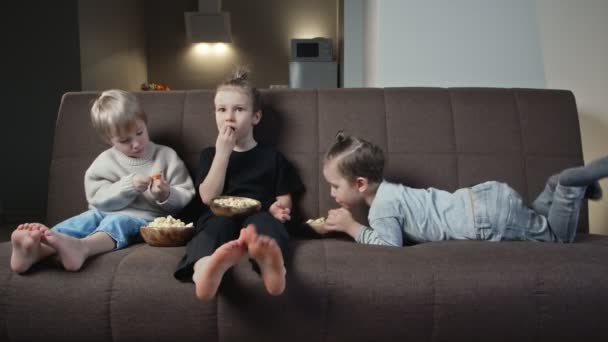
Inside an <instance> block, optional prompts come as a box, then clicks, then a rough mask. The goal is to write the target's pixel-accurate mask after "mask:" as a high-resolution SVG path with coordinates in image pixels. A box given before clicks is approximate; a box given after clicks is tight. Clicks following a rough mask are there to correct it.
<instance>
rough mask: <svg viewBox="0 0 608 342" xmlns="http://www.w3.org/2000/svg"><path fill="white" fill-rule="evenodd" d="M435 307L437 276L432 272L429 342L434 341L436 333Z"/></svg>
mask: <svg viewBox="0 0 608 342" xmlns="http://www.w3.org/2000/svg"><path fill="white" fill-rule="evenodd" d="M436 305H437V274H436V271H435V272H433V305H431V308H432V310H433V314H432V316H433V324H432V325H431V334H430V335H429V337H430V341H431V342H432V341H435V334H436V332H437V328H436V325H437V317H436V314H437V310H436V308H435V306H436Z"/></svg>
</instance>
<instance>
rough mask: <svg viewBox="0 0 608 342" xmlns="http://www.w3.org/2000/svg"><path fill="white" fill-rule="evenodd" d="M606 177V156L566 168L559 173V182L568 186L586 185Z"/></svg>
mask: <svg viewBox="0 0 608 342" xmlns="http://www.w3.org/2000/svg"><path fill="white" fill-rule="evenodd" d="M606 177H608V156H606V157H603V158H599V159H596V160H594V161H592V162H590V163H589V164H587V165H584V166H579V167H573V168H569V169H566V170H564V171H562V172H560V174H559V184H561V185H564V186H569V187H587V186H589V185H591V184H592V183H593V182H596V181H598V180H600V179H602V178H606Z"/></svg>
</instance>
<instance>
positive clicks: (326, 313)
mask: <svg viewBox="0 0 608 342" xmlns="http://www.w3.org/2000/svg"><path fill="white" fill-rule="evenodd" d="M323 252H324V254H325V258H324V260H325V262H324V264H325V289H326V291H327V292H325V310H324V314H323V316H324V317H323V319H322V320H321V323H322V326H321V329H322V331H321V341H327V334H328V331H329V328H328V324H329V323H328V317H329V299H330V298H329V292H330V289H329V273H328V271H327V270H328V267H327V255H328V254H327V243H326V241H325V240H323Z"/></svg>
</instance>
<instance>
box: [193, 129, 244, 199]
mask: <svg viewBox="0 0 608 342" xmlns="http://www.w3.org/2000/svg"><path fill="white" fill-rule="evenodd" d="M235 144H236V138H235V136H234V131H233V130H232V128H230V127H229V126H223V127H222V128H221V129H220V133H219V134H218V136H217V141H216V142H215V156H214V157H213V162H211V168H210V169H209V173H207V176H206V177H205V180H203V182H202V183H201V185H199V187H198V191H199V193H200V196H201V200H202V201H203V203H205V204H206V205H209V204H210V203H211V200H213V199H214V198H215V197H217V196H219V195H221V194H222V190H223V189H224V181H225V180H226V169H227V168H228V161H229V160H230V154H231V153H232V149H233V148H234V146H235Z"/></svg>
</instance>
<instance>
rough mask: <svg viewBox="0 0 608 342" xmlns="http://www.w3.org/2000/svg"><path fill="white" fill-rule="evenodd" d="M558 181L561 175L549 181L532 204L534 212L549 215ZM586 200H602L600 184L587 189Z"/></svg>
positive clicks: (552, 177)
mask: <svg viewBox="0 0 608 342" xmlns="http://www.w3.org/2000/svg"><path fill="white" fill-rule="evenodd" d="M558 179H559V175H557V174H555V175H553V176H551V177H549V179H547V184H545V188H544V189H543V191H542V192H541V193H540V195H538V197H537V198H536V199H535V200H534V202H532V209H534V211H536V212H537V213H539V214H541V215H544V216H548V215H549V208H551V203H553V194H554V193H555V187H556V186H557V182H558ZM585 198H588V199H590V200H594V201H597V200H600V199H601V198H602V187H601V186H600V183H599V182H597V181H594V182H593V183H591V184H590V185H589V186H588V187H587V190H586V191H585Z"/></svg>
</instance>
